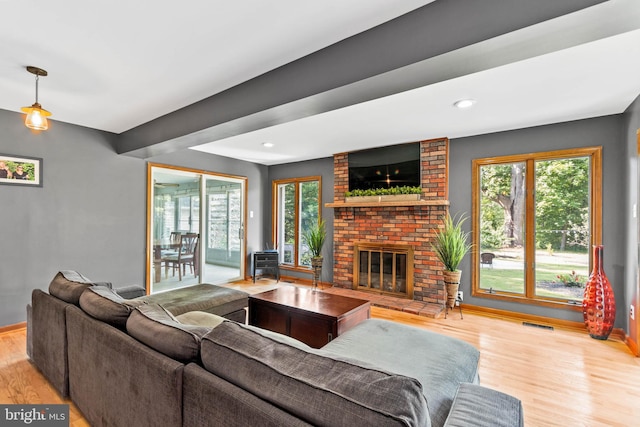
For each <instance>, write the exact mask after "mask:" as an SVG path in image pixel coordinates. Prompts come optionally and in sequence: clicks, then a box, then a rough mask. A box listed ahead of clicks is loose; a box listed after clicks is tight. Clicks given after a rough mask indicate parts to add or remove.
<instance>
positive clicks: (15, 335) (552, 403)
mask: <svg viewBox="0 0 640 427" xmlns="http://www.w3.org/2000/svg"><path fill="white" fill-rule="evenodd" d="M230 286H231V287H234V288H239V289H243V290H246V291H247V292H251V293H255V292H262V291H265V290H268V289H272V288H273V287H274V286H277V285H275V283H273V282H272V281H267V280H261V281H259V282H258V283H256V284H255V285H253V284H251V283H242V284H233V285H230ZM372 316H373V317H376V318H384V319H388V320H392V321H394V322H400V323H404V324H408V325H413V326H416V327H419V328H425V329H429V330H432V331H435V332H440V333H442V334H445V335H449V336H452V337H456V338H460V339H462V340H464V341H467V342H469V343H471V344H473V345H474V346H476V347H477V348H478V349H479V350H480V354H481V358H480V381H481V384H483V385H485V386H488V387H492V388H496V389H498V390H501V391H503V392H505V393H509V394H512V395H514V396H516V397H518V398H520V399H521V400H522V402H523V406H524V413H525V425H526V426H532V427H537V426H562V427H574V426H588V427H597V426H639V425H640V359H639V358H635V357H633V356H632V354H631V352H630V351H629V350H628V349H627V347H626V346H625V345H624V343H622V342H621V341H619V340H615V339H609V340H607V341H597V340H594V339H592V338H590V337H589V336H588V335H587V334H586V333H585V332H582V331H575V330H568V329H562V328H558V327H556V328H555V330H546V329H540V328H535V327H530V326H523V325H522V323H521V322H517V321H514V320H508V319H498V318H493V317H489V316H485V315H481V314H474V313H472V312H470V311H468V310H466V311H465V312H464V319H460V316H459V315H458V313H457V312H456V313H455V314H454V315H450V316H449V318H448V319H431V318H426V317H421V316H416V315H412V314H408V313H402V312H399V311H393V310H387V309H383V308H377V307H373V308H372ZM25 335H26V333H25V330H24V329H22V330H15V331H11V332H6V333H3V334H0V403H52V404H55V403H71V402H69V401H65V400H62V399H60V397H59V396H58V395H57V394H56V392H55V391H54V390H53V389H52V388H51V387H50V386H49V384H48V383H47V381H46V380H45V379H44V378H43V377H42V375H41V374H40V373H39V372H38V370H37V369H36V368H35V367H33V365H32V364H31V363H30V362H29V360H28V358H27V356H26V354H25V339H26V338H25ZM70 412H71V425H72V426H74V427H80V426H86V425H88V424H87V423H86V421H85V420H84V419H83V418H82V416H81V414H80V413H79V412H78V410H77V409H76V408H75V407H74V406H73V405H72V404H71V411H70Z"/></svg>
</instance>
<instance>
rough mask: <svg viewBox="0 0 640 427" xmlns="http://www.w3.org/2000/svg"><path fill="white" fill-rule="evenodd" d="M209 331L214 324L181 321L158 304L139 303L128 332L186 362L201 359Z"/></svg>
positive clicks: (161, 351)
mask: <svg viewBox="0 0 640 427" xmlns="http://www.w3.org/2000/svg"><path fill="white" fill-rule="evenodd" d="M212 316H213V315H212ZM209 331H211V327H205V326H197V325H185V324H182V323H180V322H179V321H178V320H176V318H175V317H173V315H172V314H171V313H169V312H168V311H167V310H165V309H164V308H163V307H162V306H161V305H159V304H143V305H140V306H138V307H137V308H136V309H135V310H133V312H132V313H131V315H130V316H129V319H128V320H127V332H128V333H129V335H131V336H132V337H134V338H135V339H137V340H138V341H140V342H142V343H144V344H146V345H148V346H149V347H151V348H153V349H154V350H156V351H159V352H160V353H163V354H165V355H167V356H169V357H171V358H172V359H175V360H178V361H180V362H183V363H189V362H199V360H200V342H201V338H202V336H203V335H205V334H206V333H207V332H209Z"/></svg>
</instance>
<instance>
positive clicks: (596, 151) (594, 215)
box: [471, 146, 602, 311]
mask: <svg viewBox="0 0 640 427" xmlns="http://www.w3.org/2000/svg"><path fill="white" fill-rule="evenodd" d="M575 157H588V158H589V169H590V177H589V185H590V195H589V198H590V200H589V216H590V245H591V246H593V245H595V244H600V243H601V242H602V146H597V147H583V148H575V149H568V150H555V151H545V152H538V153H527V154H514V155H507V156H499V157H488V158H481V159H473V160H472V172H471V180H472V212H471V219H472V224H473V226H472V230H471V234H472V243H473V248H474V250H473V251H472V265H471V276H472V280H471V283H472V285H471V295H472V296H474V297H479V298H488V299H495V300H503V301H510V302H517V303H522V304H531V305H538V306H546V307H553V308H565V309H568V310H572V311H581V310H582V307H581V306H578V305H576V304H574V303H571V302H569V301H568V300H564V299H559V298H553V297H543V296H536V294H535V285H536V284H535V275H534V274H533V273H534V270H535V264H534V255H535V238H533V239H532V238H530V236H535V215H527V216H526V221H525V227H526V231H525V287H524V294H513V293H509V292H502V291H497V290H494V291H493V293H489V292H487V290H486V289H482V288H480V268H481V265H480V252H481V251H480V250H479V249H478V248H480V199H481V189H480V169H481V167H482V166H491V165H500V164H511V163H519V162H524V163H526V165H527V166H526V170H527V172H526V175H525V180H526V184H525V185H526V194H525V205H526V208H525V209H526V210H527V211H530V209H531V207H532V206H534V204H535V191H532V190H535V167H534V166H535V162H536V161H541V160H562V159H569V158H575ZM591 262H592V260H591V256H589V271H591V268H592V267H591Z"/></svg>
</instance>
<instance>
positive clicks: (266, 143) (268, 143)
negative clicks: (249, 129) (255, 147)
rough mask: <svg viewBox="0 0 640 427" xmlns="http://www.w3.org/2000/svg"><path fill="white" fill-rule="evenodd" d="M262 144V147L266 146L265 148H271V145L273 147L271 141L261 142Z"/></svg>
mask: <svg viewBox="0 0 640 427" xmlns="http://www.w3.org/2000/svg"><path fill="white" fill-rule="evenodd" d="M262 146H263V147H267V148H271V147H273V143H272V142H263V143H262Z"/></svg>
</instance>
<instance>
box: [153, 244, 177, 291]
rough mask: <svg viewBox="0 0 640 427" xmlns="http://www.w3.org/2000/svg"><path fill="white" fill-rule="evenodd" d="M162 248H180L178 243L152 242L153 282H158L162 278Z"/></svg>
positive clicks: (175, 249)
mask: <svg viewBox="0 0 640 427" xmlns="http://www.w3.org/2000/svg"><path fill="white" fill-rule="evenodd" d="M163 250H173V251H176V252H177V251H179V250H180V243H177V242H171V243H170V242H167V243H154V244H153V275H154V278H153V280H154V283H158V282H160V281H161V280H162V271H161V268H162V251H163Z"/></svg>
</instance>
